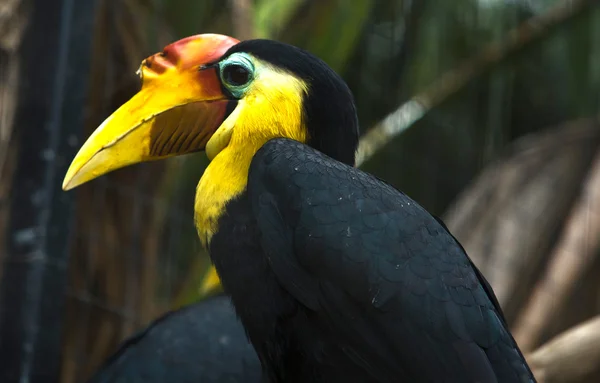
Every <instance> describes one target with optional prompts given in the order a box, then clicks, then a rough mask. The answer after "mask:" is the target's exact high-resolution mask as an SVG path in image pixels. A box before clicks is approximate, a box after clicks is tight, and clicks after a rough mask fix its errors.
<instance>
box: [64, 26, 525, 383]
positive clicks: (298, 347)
mask: <svg viewBox="0 0 600 383" xmlns="http://www.w3.org/2000/svg"><path fill="white" fill-rule="evenodd" d="M140 76H141V78H142V88H141V90H140V92H139V93H137V94H136V95H135V96H133V97H132V98H131V99H130V100H129V101H128V102H127V103H125V104H124V105H123V106H121V107H120V108H119V109H118V110H117V111H115V112H114V113H113V114H112V115H111V116H110V117H108V118H107V119H106V120H105V121H104V123H102V125H101V126H100V127H99V128H98V129H97V130H96V131H95V132H94V133H93V134H92V136H91V137H90V138H89V139H88V140H87V142H85V144H84V145H83V146H82V147H81V149H80V151H79V152H78V154H77V155H76V157H75V159H74V160H73V163H72V164H71V166H70V168H69V170H68V172H67V174H66V177H65V180H64V183H63V189H65V190H68V189H71V188H73V187H75V186H77V185H80V184H82V183H84V182H87V181H89V180H91V179H93V178H95V177H98V176H100V175H102V174H105V173H107V172H109V171H112V170H115V169H117V168H120V167H123V166H125V165H130V164H133V163H137V162H141V161H149V160H154V159H159V158H164V157H169V156H174V155H181V154H185V153H190V152H195V151H199V150H205V152H206V154H207V156H208V158H209V159H210V160H211V161H210V163H209V165H208V167H207V168H206V170H205V172H204V174H203V175H202V177H201V179H200V182H199V184H198V187H197V191H196V199H195V223H196V227H197V230H198V234H199V236H200V239H201V242H202V243H203V244H204V246H205V247H206V248H207V249H208V252H209V254H210V257H211V260H212V261H213V263H214V265H215V267H216V269H217V271H218V274H219V276H220V278H221V282H222V284H223V288H224V291H225V292H226V293H227V294H228V295H229V296H230V297H231V299H232V302H233V305H234V307H235V310H236V313H237V315H238V316H239V317H240V320H241V322H242V324H243V325H244V327H245V329H246V332H247V335H248V338H249V340H250V342H251V343H252V345H253V346H254V348H255V350H256V352H257V355H258V358H259V359H260V362H261V365H262V368H263V372H264V375H265V378H266V379H267V380H268V381H271V382H338V381H339V382H342V381H343V382H486V383H488V382H489V383H491V382H533V381H535V379H534V377H533V374H532V373H531V371H530V369H529V367H528V365H527V363H526V361H525V359H524V357H523V355H522V353H521V352H520V350H519V348H518V346H517V344H516V343H515V341H514V339H513V337H512V335H511V334H510V332H509V330H508V327H507V325H506V322H505V320H504V318H503V314H502V310H501V309H500V306H499V305H498V302H497V300H496V298H495V296H494V293H493V291H492V289H491V287H490V286H489V284H488V283H487V282H486V280H485V278H484V277H483V276H482V275H481V273H480V272H479V271H478V270H477V268H476V267H475V266H474V265H473V263H472V262H471V261H470V259H469V257H468V256H467V254H466V253H465V251H464V249H463V248H462V247H461V245H460V244H459V243H458V241H457V240H456V239H455V238H454V237H453V236H452V235H451V234H450V233H449V231H448V229H447V228H446V227H445V225H444V224H443V223H442V222H441V221H440V220H439V219H437V218H436V217H434V216H432V215H431V214H429V213H428V212H427V211H426V210H425V209H424V208H422V207H421V206H420V205H419V204H417V203H416V202H415V201H413V200H412V199H410V198H409V197H408V196H406V195H405V194H403V193H402V192H400V191H398V190H396V189H395V188H394V187H392V186H390V185H389V184H387V183H386V182H384V181H382V180H380V179H378V178H376V177H374V176H372V175H370V174H367V173H365V172H363V171H361V170H359V169H357V168H355V167H353V164H354V156H355V151H356V148H357V142H358V135H359V133H358V132H359V129H358V120H357V115H356V110H355V105H354V101H353V96H352V93H351V92H350V90H349V88H348V87H347V85H346V84H345V83H344V81H343V80H342V79H341V78H340V77H339V76H338V75H337V74H336V73H335V72H334V71H333V70H332V69H330V68H329V67H328V66H327V65H326V64H325V63H324V62H323V61H321V60H320V59H318V58H317V57H315V56H313V55H312V54H310V53H308V52H306V51H304V50H301V49H299V48H296V47H293V46H290V45H287V44H283V43H280V42H276V41H271V40H247V41H242V42H239V41H238V40H236V39H233V38H230V37H227V36H222V35H213V34H204V35H198V36H192V37H189V38H186V39H183V40H180V41H177V42H175V43H173V44H171V45H169V46H167V47H166V48H165V49H164V50H163V52H161V53H158V54H155V55H153V56H151V57H149V58H147V59H146V60H144V61H143V62H142V65H141V67H140Z"/></svg>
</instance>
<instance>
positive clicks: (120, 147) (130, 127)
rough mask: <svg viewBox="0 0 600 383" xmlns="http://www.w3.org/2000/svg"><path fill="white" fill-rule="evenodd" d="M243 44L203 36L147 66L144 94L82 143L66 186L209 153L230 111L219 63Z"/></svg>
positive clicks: (143, 69)
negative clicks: (134, 166)
mask: <svg viewBox="0 0 600 383" xmlns="http://www.w3.org/2000/svg"><path fill="white" fill-rule="evenodd" d="M237 43H238V40H236V39H233V38H231V37H228V36H223V35H214V34H204V35H197V36H192V37H188V38H186V39H183V40H180V41H177V42H175V43H173V44H171V45H169V46H167V47H166V48H165V49H164V50H163V52H161V53H158V54H155V55H153V56H150V57H149V58H147V59H146V60H144V61H143V62H142V65H141V67H140V76H141V78H142V89H141V90H140V91H139V92H138V93H137V94H136V95H134V96H133V97H132V98H131V99H130V100H129V101H128V102H127V103H125V104H124V105H122V106H121V107H120V108H119V109H117V110H116V111H115V112H114V113H113V114H112V115H111V116H109V117H108V118H107V119H106V120H105V121H104V122H103V123H102V124H101V125H100V126H99V127H98V128H97V129H96V130H95V131H94V133H93V134H92V135H91V136H90V137H89V138H88V140H87V141H86V142H85V143H84V144H83V146H82V147H81V149H80V150H79V152H78V153H77V155H76V156H75V159H74V160H73V162H72V163H71V166H70V167H69V170H68V171H67V174H66V176H65V179H64V182H63V186H62V187H63V189H64V190H69V189H72V188H74V187H76V186H79V185H81V184H83V183H85V182H88V181H90V180H92V179H94V178H97V177H99V176H101V175H103V174H106V173H109V172H111V171H113V170H116V169H119V168H122V167H124V166H127V165H131V164H135V163H139V162H144V161H151V160H157V159H161V158H166V157H170V156H175V155H181V154H186V153H191V152H195V151H199V150H204V148H205V146H206V143H207V142H208V140H209V139H210V137H211V136H212V135H213V133H214V132H215V131H216V130H217V129H218V128H219V126H220V125H221V123H222V122H223V120H224V119H225V118H227V116H228V114H229V113H230V112H231V109H232V106H233V105H234V104H232V101H229V100H228V99H227V98H226V97H225V96H224V95H223V93H222V91H221V83H220V80H219V74H218V71H217V69H216V68H215V67H208V68H205V67H204V65H205V64H210V63H213V62H215V61H217V60H218V59H219V58H220V57H221V56H222V55H223V54H224V53H225V52H226V51H227V50H228V49H229V48H230V47H232V46H233V45H235V44H237Z"/></svg>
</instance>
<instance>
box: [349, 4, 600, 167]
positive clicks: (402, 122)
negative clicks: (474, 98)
mask: <svg viewBox="0 0 600 383" xmlns="http://www.w3.org/2000/svg"><path fill="white" fill-rule="evenodd" d="M597 4H598V2H597V0H571V1H562V2H560V3H559V4H558V5H556V6H554V7H552V8H551V9H550V10H548V11H547V12H546V13H544V14H542V15H540V16H536V17H532V18H531V19H529V20H527V21H526V22H524V23H522V24H521V25H519V26H518V27H517V28H515V29H513V30H512V31H510V32H509V33H508V38H507V39H506V40H505V41H503V42H499V43H493V44H490V45H488V46H487V47H486V48H485V49H483V51H481V52H479V53H478V54H477V55H475V56H474V57H472V58H470V59H468V60H466V61H465V62H464V63H463V64H462V65H461V66H459V67H458V68H456V69H454V70H451V71H449V72H447V73H446V74H444V75H443V76H442V77H441V79H440V80H438V81H437V82H435V83H434V84H433V85H432V86H431V87H430V88H429V89H427V90H425V91H424V92H422V93H421V94H419V95H417V96H415V97H413V98H412V99H411V100H409V101H408V102H406V103H404V104H403V105H401V106H400V107H399V108H398V109H396V110H395V111H394V112H392V113H391V114H389V115H388V116H387V117H386V118H385V119H383V120H382V121H381V122H380V123H379V124H377V125H375V126H374V127H373V128H372V129H370V130H369V131H368V132H367V133H365V135H364V136H363V137H362V139H361V140H360V144H359V147H358V152H357V158H356V166H360V165H361V164H363V163H364V162H365V161H367V160H368V159H370V158H371V157H372V156H373V155H374V154H375V153H376V152H377V151H378V150H379V149H381V148H382V147H383V146H384V145H386V144H387V143H388V142H390V141H391V140H392V139H393V138H394V137H396V136H397V135H399V134H400V133H402V132H404V131H405V130H406V129H408V128H410V127H411V126H412V125H414V124H415V123H416V122H417V121H419V120H420V119H421V118H423V116H425V115H426V114H427V113H428V112H429V111H430V110H431V109H432V108H434V107H436V106H438V105H440V104H441V103H442V102H443V101H445V100H447V99H448V98H449V97H450V96H452V95H454V94H456V93H457V92H458V91H460V90H461V89H463V88H464V87H465V85H466V84H468V83H469V82H470V81H471V80H473V79H474V78H475V77H478V76H480V75H482V74H484V73H486V72H487V71H489V70H490V69H491V68H492V67H493V66H495V65H497V64H499V63H501V62H502V61H504V60H506V59H507V58H508V57H510V55H511V54H514V53H515V52H517V51H520V50H521V49H523V48H525V47H527V46H529V45H530V44H532V43H534V42H536V41H539V40H540V39H541V38H543V37H545V36H546V35H548V34H549V33H550V32H551V31H552V30H554V29H556V28H557V27H559V26H561V25H563V24H564V23H566V22H568V21H573V20H574V18H575V16H577V15H584V14H585V13H584V12H583V11H585V10H586V9H587V8H589V7H591V6H592V5H597Z"/></svg>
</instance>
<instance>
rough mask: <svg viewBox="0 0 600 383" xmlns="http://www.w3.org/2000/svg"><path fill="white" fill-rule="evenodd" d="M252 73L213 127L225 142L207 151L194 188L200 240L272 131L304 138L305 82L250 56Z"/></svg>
mask: <svg viewBox="0 0 600 383" xmlns="http://www.w3.org/2000/svg"><path fill="white" fill-rule="evenodd" d="M256 65H257V68H256V69H257V71H256V73H257V76H256V77H255V79H254V81H253V83H252V84H251V85H250V87H249V88H248V90H247V91H246V93H245V95H244V97H243V98H242V99H241V100H239V102H238V105H237V106H236V108H235V110H234V111H233V112H232V113H231V114H230V115H229V117H228V118H227V119H226V120H225V121H224V122H223V124H222V125H221V126H220V127H219V129H218V130H217V132H216V133H215V134H219V131H222V132H223V131H230V135H231V138H230V140H229V142H228V144H226V146H225V147H224V148H223V149H222V150H220V151H218V153H212V156H214V158H213V159H212V161H211V163H210V164H209V165H208V167H207V168H206V171H205V172H204V175H203V176H202V178H201V179H200V183H199V184H198V188H197V189H196V202H195V221H196V228H197V230H198V235H199V236H200V240H201V241H202V243H203V245H204V246H207V245H208V244H209V243H210V240H211V238H212V236H213V235H214V234H215V233H216V232H217V231H218V220H219V218H220V217H221V216H222V215H223V213H224V211H225V206H226V205H227V202H229V201H230V200H232V199H234V198H235V197H237V196H239V195H240V194H241V193H243V192H244V190H245V189H246V185H247V183H248V170H249V168H250V163H251V161H252V158H253V156H254V154H256V152H257V151H258V150H259V149H260V148H261V146H262V145H264V144H265V143H266V142H267V141H268V140H270V139H273V138H278V137H285V138H290V139H293V140H297V141H300V142H306V141H307V139H308V133H307V130H306V128H305V126H304V124H303V121H302V100H303V95H304V94H305V93H306V92H307V86H306V83H305V82H303V81H302V80H299V79H297V78H296V77H293V76H292V75H291V74H289V73H287V72H284V71H281V70H278V69H276V68H273V67H271V66H270V65H268V64H265V63H261V62H260V61H258V62H256Z"/></svg>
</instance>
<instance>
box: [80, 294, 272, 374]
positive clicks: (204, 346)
mask: <svg viewBox="0 0 600 383" xmlns="http://www.w3.org/2000/svg"><path fill="white" fill-rule="evenodd" d="M261 376H262V372H261V366H260V362H259V360H258V357H257V356H256V353H255V352H254V349H253V348H252V346H251V345H250V343H249V342H248V340H247V338H246V334H245V332H244V328H243V327H242V324H241V323H240V322H239V321H238V319H237V316H236V314H235V311H234V310H233V307H232V305H231V303H230V300H229V298H227V297H225V296H219V297H215V298H210V299H208V300H206V301H202V302H200V303H196V304H193V305H190V306H187V307H185V308H182V309H180V310H177V311H174V312H171V313H168V314H166V315H164V316H162V317H161V318H159V319H157V320H155V321H154V322H153V323H152V324H150V325H149V326H148V327H147V328H146V329H144V330H143V331H141V332H139V333H138V334H136V335H134V336H133V337H131V338H129V339H128V340H126V341H125V342H124V343H123V344H122V345H121V346H120V348H119V350H118V351H117V352H116V353H115V354H114V355H113V356H112V357H110V358H109V359H108V360H107V361H106V363H105V364H104V365H103V366H102V367H101V368H100V369H99V370H98V372H96V374H95V375H94V376H93V377H92V378H91V380H89V382H88V383H108V382H111V383H121V382H122V383H125V382H128V383H136V382H140V383H141V382H145V383H152V382H161V383H164V382H169V383H197V382H207V383H210V382H214V383H217V382H230V383H242V382H243V383H245V382H249V383H254V382H257V383H258V382H261V381H262V380H261V379H262V378H261Z"/></svg>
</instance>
